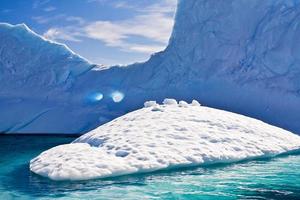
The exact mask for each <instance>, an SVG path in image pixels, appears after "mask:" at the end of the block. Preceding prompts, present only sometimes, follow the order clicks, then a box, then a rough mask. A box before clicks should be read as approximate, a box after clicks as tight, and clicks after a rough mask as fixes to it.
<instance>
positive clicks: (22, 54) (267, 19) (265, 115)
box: [0, 0, 300, 133]
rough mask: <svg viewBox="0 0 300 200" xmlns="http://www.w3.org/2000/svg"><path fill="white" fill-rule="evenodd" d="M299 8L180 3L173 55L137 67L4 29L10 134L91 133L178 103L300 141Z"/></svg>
mask: <svg viewBox="0 0 300 200" xmlns="http://www.w3.org/2000/svg"><path fill="white" fill-rule="evenodd" d="M299 5H300V1H295V0H277V1H274V0H264V1H260V0H251V1H248V0H230V1H218V0H210V1H202V0H188V1H184V0H179V1H178V8H177V14H176V17H175V25H174V29H173V32H172V35H171V37H170V40H169V44H168V46H167V47H166V49H165V50H164V51H162V52H158V53H156V54H154V55H152V56H151V58H150V59H149V60H148V61H146V62H144V63H135V64H132V65H129V66H111V67H106V66H99V65H95V64H91V63H90V62H89V61H87V60H85V59H83V58H82V57H80V56H78V55H76V54H75V53H73V52H72V51H71V50H70V49H68V48H67V47H66V46H64V45H61V44H57V43H54V42H51V41H48V40H45V39H43V38H42V37H40V36H38V35H37V34H35V33H33V32H32V31H31V30H29V28H28V27H26V26H25V25H16V26H12V25H8V24H0V80H1V85H0V110H1V113H0V132H4V133H85V132H88V131H90V130H93V129H94V128H96V127H98V126H99V125H101V124H104V123H106V122H108V121H110V120H112V119H115V118H117V117H119V116H121V115H123V114H126V113H128V112H130V111H133V110H136V109H138V108H141V107H142V105H143V103H144V102H145V101H147V100H149V99H153V100H155V101H158V102H161V101H162V100H163V99H164V98H166V97H169V98H174V99H177V100H181V99H183V100H185V101H191V100H192V99H196V100H199V101H200V102H201V103H202V104H203V105H206V106H210V107H213V108H218V109H222V110H228V111H232V112H235V113H240V114H243V115H247V116H250V117H253V118H257V119H260V120H263V121H265V122H267V123H269V124H272V125H276V126H279V127H282V128H284V129H287V130H290V131H293V132H295V133H300V123H299V119H300V57H299V55H300V42H299V38H300V37H299V35H300V26H299V23H298V21H299V16H300V15H299V14H300V9H299ZM16 116H18V117H16Z"/></svg>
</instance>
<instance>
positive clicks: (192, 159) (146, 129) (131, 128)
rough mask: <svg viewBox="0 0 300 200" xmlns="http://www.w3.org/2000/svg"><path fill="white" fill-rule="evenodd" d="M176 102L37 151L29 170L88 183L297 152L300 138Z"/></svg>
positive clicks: (255, 122) (264, 125)
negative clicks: (38, 153) (99, 179)
mask: <svg viewBox="0 0 300 200" xmlns="http://www.w3.org/2000/svg"><path fill="white" fill-rule="evenodd" d="M175 102H176V101H175V100H165V101H164V103H165V105H156V104H154V103H153V102H151V103H149V102H148V103H145V107H146V108H142V109H140V110H137V111H134V112H131V113H128V114H126V115H124V116H122V117H119V118H118V119H116V120H113V121H111V122H109V123H107V124H104V125H102V126H100V127H98V128H96V129H95V130H93V131H91V132H89V133H87V134H85V135H83V136H81V137H80V138H78V139H77V140H75V141H74V142H73V143H71V144H66V145H60V146H57V147H54V148H52V149H49V150H47V151H45V152H43V153H41V154H40V155H39V156H38V157H36V158H34V159H33V160H31V161H30V170H31V171H33V172H34V173H36V174H39V175H41V176H44V177H48V178H50V179H53V180H86V179H94V178H105V177H113V176H120V175H127V174H134V173H144V172H152V171H156V170H162V169H170V168H178V167H188V166H201V165H207V164H215V163H228V162H236V161H241V160H245V159H251V158H259V157H272V156H275V155H278V154H281V153H286V152H290V151H297V150H299V149H300V137H299V136H297V135H294V134H292V133H291V132H288V131H285V130H283V129H280V128H277V127H274V126H271V125H268V124H266V123H263V122H262V121H259V120H255V119H252V118H249V117H245V116H242V115H238V114H234V113H230V112H226V111H222V110H217V109H212V108H208V107H204V106H202V107H200V106H199V105H200V104H199V103H198V102H197V101H193V102H192V104H187V103H185V102H183V101H180V102H179V105H178V106H174V104H175ZM176 104H177V103H176ZM150 105H151V106H152V107H151V108H148V106H150ZM154 109H158V110H159V111H163V112H152V111H153V110H154ZM128 119H130V120H128Z"/></svg>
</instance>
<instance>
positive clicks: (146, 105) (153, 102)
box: [144, 101, 157, 108]
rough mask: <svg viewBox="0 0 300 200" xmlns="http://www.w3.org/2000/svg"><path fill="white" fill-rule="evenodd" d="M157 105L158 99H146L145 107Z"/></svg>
mask: <svg viewBox="0 0 300 200" xmlns="http://www.w3.org/2000/svg"><path fill="white" fill-rule="evenodd" d="M155 106H157V103H156V101H146V102H145V103H144V107H145V108H149V107H155Z"/></svg>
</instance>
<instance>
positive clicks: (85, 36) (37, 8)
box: [0, 0, 177, 65]
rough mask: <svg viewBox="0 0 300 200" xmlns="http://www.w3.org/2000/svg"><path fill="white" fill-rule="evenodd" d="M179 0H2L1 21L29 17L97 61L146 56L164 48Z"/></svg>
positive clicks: (137, 59)
mask: <svg viewBox="0 0 300 200" xmlns="http://www.w3.org/2000/svg"><path fill="white" fill-rule="evenodd" d="M176 4H177V0H1V1H0V22H7V23H11V24H19V23H25V24H26V25H27V26H28V27H29V28H30V29H32V30H33V31H35V32H36V33H38V34H40V35H43V36H44V37H45V38H47V39H51V40H54V41H56V42H60V43H64V44H66V45H67V46H69V47H70V48H71V49H72V50H73V51H74V52H76V53H78V54H80V55H81V56H83V57H85V58H86V59H88V60H89V61H91V62H93V63H97V64H104V65H114V64H129V63H134V62H142V61H146V60H147V59H148V58H149V57H150V55H151V54H153V53H155V52H158V51H161V50H163V49H164V48H165V47H166V45H167V43H168V40H169V37H170V35H171V32H172V27H173V24H174V15H175V10H176Z"/></svg>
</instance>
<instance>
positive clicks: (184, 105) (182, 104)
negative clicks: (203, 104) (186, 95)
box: [178, 101, 189, 108]
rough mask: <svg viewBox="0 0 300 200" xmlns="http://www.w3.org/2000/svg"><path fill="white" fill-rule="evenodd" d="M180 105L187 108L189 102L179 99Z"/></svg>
mask: <svg viewBox="0 0 300 200" xmlns="http://www.w3.org/2000/svg"><path fill="white" fill-rule="evenodd" d="M178 105H179V106H180V107H185V108H187V107H188V106H189V104H188V103H187V102H185V101H179V103H178Z"/></svg>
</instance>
